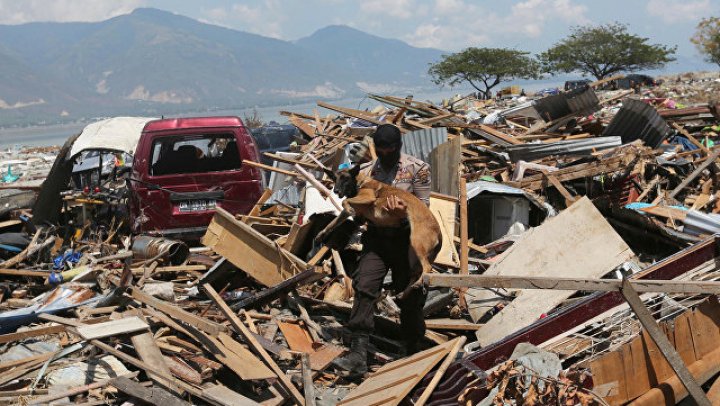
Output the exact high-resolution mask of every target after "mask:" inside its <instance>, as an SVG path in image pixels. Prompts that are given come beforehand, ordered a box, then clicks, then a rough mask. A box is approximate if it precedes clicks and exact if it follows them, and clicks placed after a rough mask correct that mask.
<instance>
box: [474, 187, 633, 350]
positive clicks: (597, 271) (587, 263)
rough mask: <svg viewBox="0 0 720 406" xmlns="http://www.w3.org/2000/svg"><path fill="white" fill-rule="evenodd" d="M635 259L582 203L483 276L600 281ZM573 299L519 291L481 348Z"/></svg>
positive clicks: (485, 331) (527, 237)
mask: <svg viewBox="0 0 720 406" xmlns="http://www.w3.org/2000/svg"><path fill="white" fill-rule="evenodd" d="M634 256H635V254H634V253H633V252H632V250H631V249H630V247H628V245H627V244H626V243H625V241H623V239H622V238H620V236H619V235H618V234H617V233H616V232H615V230H613V228H612V227H611V226H610V224H608V222H607V221H606V220H605V218H604V217H603V216H602V214H600V212H599V211H598V210H597V209H596V208H595V206H594V205H593V204H592V202H591V201H590V200H589V199H588V198H587V197H583V198H582V199H580V200H578V201H577V202H576V203H575V204H573V205H572V206H570V207H569V208H567V209H565V210H563V211H562V212H561V213H560V214H559V215H557V216H555V217H553V218H550V219H548V220H546V221H545V222H544V223H543V224H542V225H540V226H538V227H535V228H532V229H530V230H529V231H527V232H525V233H524V234H523V238H522V239H520V240H519V241H517V242H516V243H515V244H513V246H512V247H510V249H508V250H507V251H505V253H504V254H503V256H502V258H501V259H500V260H499V261H497V262H496V263H495V264H493V266H491V267H490V269H488V270H487V271H486V272H485V275H515V276H529V277H532V276H551V275H573V276H576V277H578V278H584V277H590V278H592V277H596V278H598V277H600V276H602V275H604V274H606V273H607V272H609V271H611V270H613V269H614V268H615V267H617V266H618V265H620V264H622V263H623V262H625V261H628V260H630V259H632V258H634ZM573 293H574V291H573V290H554V291H533V290H523V291H520V294H519V295H518V297H516V298H515V299H514V300H513V301H512V302H511V303H510V304H509V305H507V306H506V307H505V308H504V309H503V310H501V311H500V312H499V313H498V314H496V315H495V316H494V317H493V318H492V319H490V320H489V321H488V322H487V323H486V324H485V325H484V326H483V327H481V328H480V329H479V330H478V331H477V332H476V335H477V337H478V340H479V341H480V343H481V344H482V345H483V346H486V345H489V344H491V343H493V342H495V341H497V340H500V339H502V338H504V337H505V336H507V335H509V334H511V333H513V332H515V331H517V330H519V329H520V328H523V327H526V326H528V325H530V324H532V323H533V322H535V321H536V320H537V319H538V318H540V316H541V315H542V314H543V313H546V312H548V311H550V310H552V309H553V308H554V307H555V306H557V305H559V304H560V303H562V302H563V301H564V300H566V299H567V298H569V297H570V296H571V295H572V294H573ZM493 296H494V294H493V293H491V292H487V291H478V290H475V291H474V292H473V298H474V299H475V300H477V299H478V298H482V297H485V298H492V297H493ZM468 304H469V305H470V303H468ZM474 320H477V319H474Z"/></svg>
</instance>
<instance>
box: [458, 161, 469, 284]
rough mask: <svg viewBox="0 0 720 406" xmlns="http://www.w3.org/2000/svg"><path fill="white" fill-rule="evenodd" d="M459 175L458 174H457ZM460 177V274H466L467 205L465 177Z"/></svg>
mask: <svg viewBox="0 0 720 406" xmlns="http://www.w3.org/2000/svg"><path fill="white" fill-rule="evenodd" d="M458 176H459V175H458ZM459 178H460V193H459V195H458V196H459V197H458V198H459V199H460V274H461V275H467V274H468V273H469V272H470V271H469V270H468V269H469V268H468V256H469V255H470V251H469V248H468V217H467V216H468V207H467V183H466V182H465V178H463V177H462V176H459Z"/></svg>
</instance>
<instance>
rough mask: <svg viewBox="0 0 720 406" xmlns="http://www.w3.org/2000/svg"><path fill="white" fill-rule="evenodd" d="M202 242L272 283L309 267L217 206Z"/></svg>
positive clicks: (233, 262) (244, 268) (257, 276)
mask: <svg viewBox="0 0 720 406" xmlns="http://www.w3.org/2000/svg"><path fill="white" fill-rule="evenodd" d="M202 243H203V244H204V245H205V246H207V247H210V248H212V249H213V250H214V251H215V252H217V253H218V254H220V255H222V256H224V257H225V258H226V259H227V260H228V261H230V262H231V263H232V264H233V265H235V266H237V267H238V268H240V269H242V270H243V271H244V272H246V273H247V274H248V275H250V276H251V277H253V279H255V280H257V281H258V282H260V283H261V284H263V285H265V286H268V287H271V286H274V285H277V284H279V283H281V282H283V281H284V280H286V279H288V278H290V277H291V276H293V275H296V274H298V273H300V271H304V270H306V269H308V268H309V267H308V265H307V263H305V261H303V260H301V259H300V258H298V257H296V256H295V255H293V254H292V253H290V252H288V251H286V250H285V249H283V248H282V247H279V246H276V245H275V243H274V242H273V241H272V240H270V239H269V238H267V237H265V236H264V235H262V234H260V233H259V232H257V231H256V230H253V229H252V227H250V226H249V225H247V224H245V223H243V222H241V221H238V220H236V219H235V218H234V217H233V216H232V215H231V214H230V213H228V212H227V211H225V210H223V209H221V208H218V209H217V211H216V213H215V216H214V217H213V220H212V222H211V223H210V225H209V226H208V229H207V232H206V233H205V236H203V238H202Z"/></svg>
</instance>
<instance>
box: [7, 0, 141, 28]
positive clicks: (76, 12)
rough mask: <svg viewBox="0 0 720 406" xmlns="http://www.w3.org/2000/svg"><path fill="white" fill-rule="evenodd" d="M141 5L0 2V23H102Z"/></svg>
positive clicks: (81, 0)
mask: <svg viewBox="0 0 720 406" xmlns="http://www.w3.org/2000/svg"><path fill="white" fill-rule="evenodd" d="M144 4H145V0H115V1H106V0H52V1H51V0H24V1H18V0H0V23H1V24H23V23H28V22H33V21H101V20H107V19H108V18H111V17H115V16H118V15H121V14H128V13H129V12H131V11H132V10H134V9H135V8H137V7H140V6H143V5H144Z"/></svg>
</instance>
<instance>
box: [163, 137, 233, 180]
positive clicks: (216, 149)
mask: <svg viewBox="0 0 720 406" xmlns="http://www.w3.org/2000/svg"><path fill="white" fill-rule="evenodd" d="M150 162H151V165H150V175H153V176H158V175H173V174H181V173H198V172H217V171H228V170H235V169H240V165H241V160H240V153H239V150H238V146H237V143H236V141H235V137H234V136H233V135H232V134H222V135H217V134H213V135H196V134H194V135H183V136H167V137H160V138H159V139H157V140H155V142H153V148H152V157H151V161H150Z"/></svg>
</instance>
